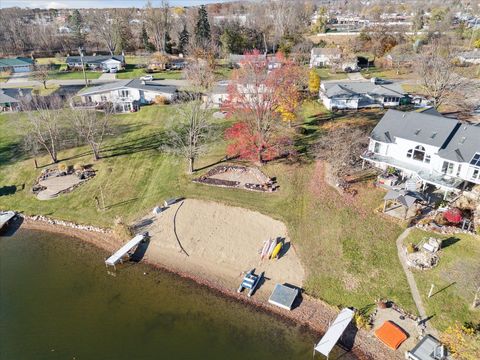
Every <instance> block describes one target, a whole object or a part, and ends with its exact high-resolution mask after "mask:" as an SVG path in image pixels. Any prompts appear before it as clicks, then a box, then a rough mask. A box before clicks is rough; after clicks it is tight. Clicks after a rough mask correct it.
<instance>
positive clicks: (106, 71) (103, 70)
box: [102, 68, 110, 73]
mask: <svg viewBox="0 0 480 360" xmlns="http://www.w3.org/2000/svg"><path fill="white" fill-rule="evenodd" d="M102 72H103V73H108V72H110V69H109V68H103V69H102Z"/></svg>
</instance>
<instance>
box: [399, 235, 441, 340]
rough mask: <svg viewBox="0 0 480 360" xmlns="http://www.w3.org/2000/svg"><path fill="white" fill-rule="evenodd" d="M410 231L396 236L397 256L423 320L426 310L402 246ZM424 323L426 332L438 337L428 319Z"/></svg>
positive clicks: (425, 316) (425, 317)
mask: <svg viewBox="0 0 480 360" xmlns="http://www.w3.org/2000/svg"><path fill="white" fill-rule="evenodd" d="M411 231H412V228H408V229H406V230H405V231H404V232H403V233H402V234H401V235H400V236H399V237H398V238H397V252H398V258H399V259H400V263H401V264H402V267H403V271H404V272H405V275H406V276H407V281H408V285H409V286H410V292H411V293H412V297H413V301H414V302H415V306H416V307H417V310H418V314H419V315H420V318H421V319H422V320H424V319H427V312H426V311H425V308H424V307H423V302H422V297H421V296H420V292H419V291H418V287H417V283H416V281H415V278H414V277H413V273H412V272H411V270H410V269H409V267H408V265H407V257H406V253H405V249H404V248H403V242H404V240H405V239H406V238H407V237H408V235H409V234H410V232H411ZM425 325H426V330H427V332H428V333H430V334H432V335H433V336H435V337H437V338H438V333H437V330H435V328H434V327H433V326H432V324H431V323H430V322H429V321H426V323H425Z"/></svg>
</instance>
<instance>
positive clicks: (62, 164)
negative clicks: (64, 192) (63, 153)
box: [57, 163, 68, 172]
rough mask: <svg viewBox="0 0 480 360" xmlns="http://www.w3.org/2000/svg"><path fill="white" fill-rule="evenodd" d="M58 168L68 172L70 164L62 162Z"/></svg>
mask: <svg viewBox="0 0 480 360" xmlns="http://www.w3.org/2000/svg"><path fill="white" fill-rule="evenodd" d="M57 169H58V171H60V172H66V171H67V170H68V166H67V164H64V163H61V164H58V167H57Z"/></svg>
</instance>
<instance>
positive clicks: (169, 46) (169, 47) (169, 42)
mask: <svg viewBox="0 0 480 360" xmlns="http://www.w3.org/2000/svg"><path fill="white" fill-rule="evenodd" d="M172 47H173V46H172V38H171V37H170V34H169V33H168V31H167V32H166V33H165V52H166V53H167V54H171V53H172Z"/></svg>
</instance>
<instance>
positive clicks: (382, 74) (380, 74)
mask: <svg viewBox="0 0 480 360" xmlns="http://www.w3.org/2000/svg"><path fill="white" fill-rule="evenodd" d="M362 75H363V77H364V78H366V79H370V78H372V77H377V78H382V79H387V80H388V79H393V80H408V79H414V78H415V73H414V72H413V71H411V70H410V69H406V68H400V69H399V70H398V71H397V69H384V68H377V67H371V68H369V69H364V70H362Z"/></svg>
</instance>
